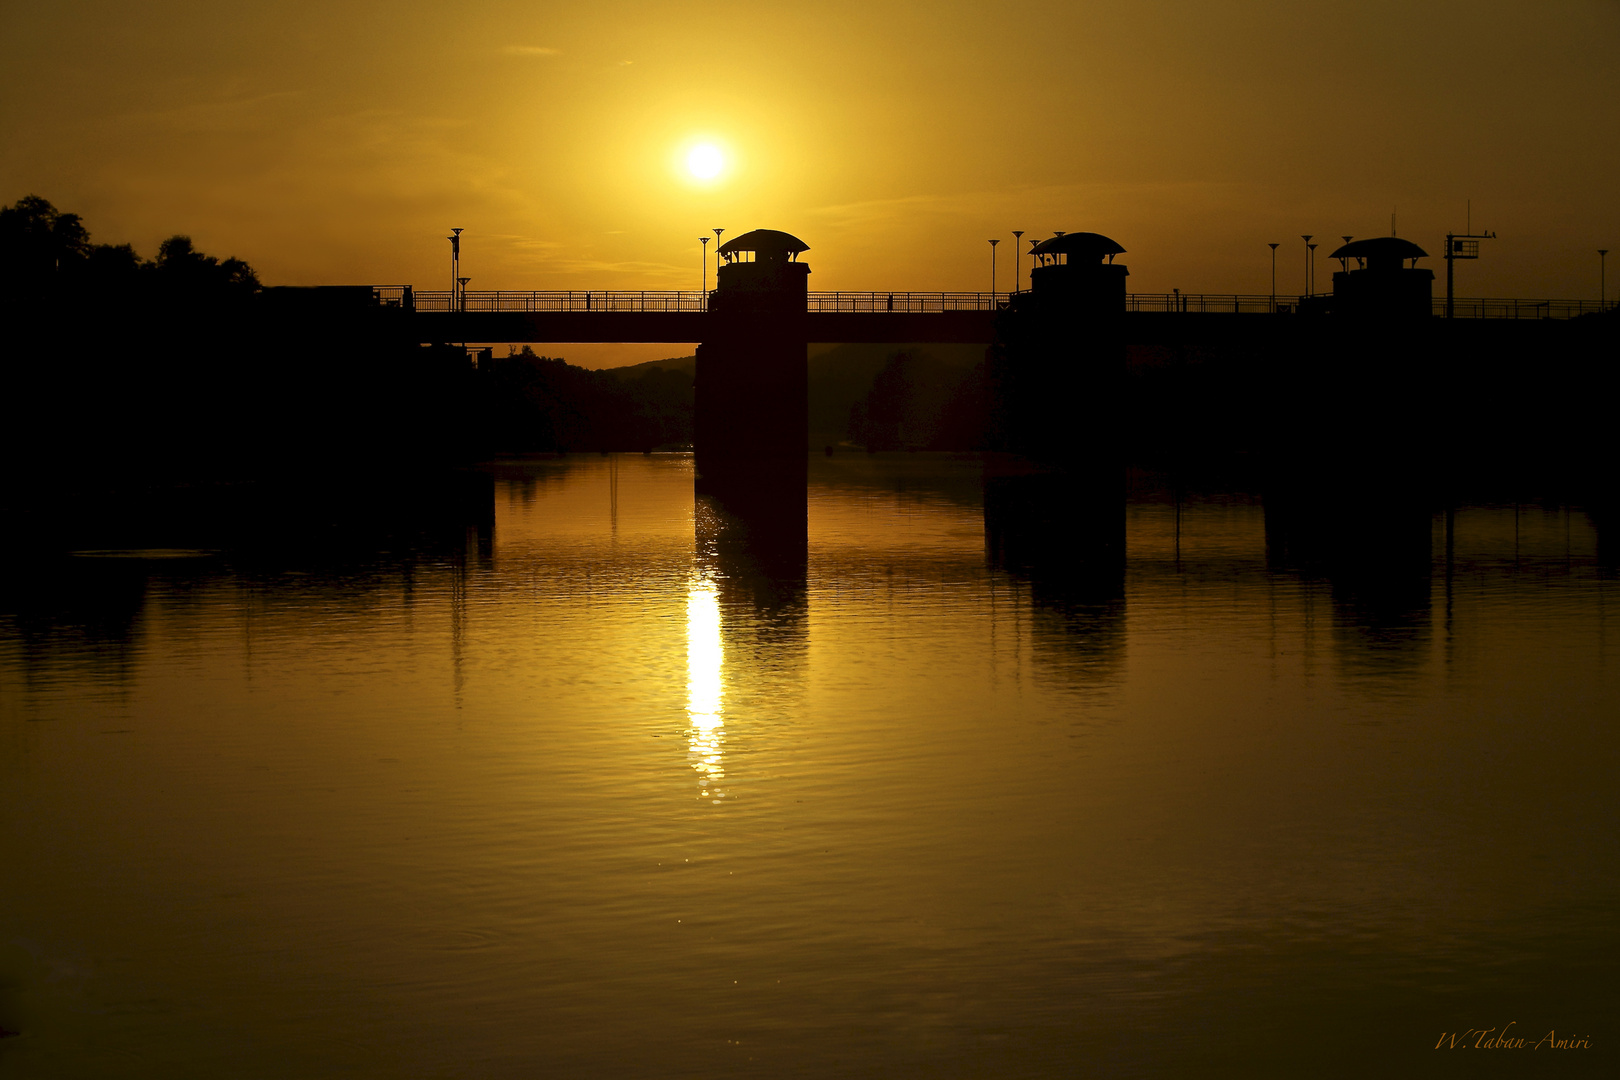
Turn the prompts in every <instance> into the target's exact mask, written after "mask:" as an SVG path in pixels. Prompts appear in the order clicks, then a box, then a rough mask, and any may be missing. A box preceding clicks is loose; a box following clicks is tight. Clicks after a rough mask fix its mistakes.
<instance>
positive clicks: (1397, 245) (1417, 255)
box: [1330, 236, 1434, 319]
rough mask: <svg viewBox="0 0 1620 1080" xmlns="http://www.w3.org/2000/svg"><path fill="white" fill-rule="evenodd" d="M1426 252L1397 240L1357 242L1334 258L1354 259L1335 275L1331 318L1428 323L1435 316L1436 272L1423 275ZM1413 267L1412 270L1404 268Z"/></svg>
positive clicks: (1373, 239) (1386, 237)
mask: <svg viewBox="0 0 1620 1080" xmlns="http://www.w3.org/2000/svg"><path fill="white" fill-rule="evenodd" d="M1428 254H1429V253H1428V252H1426V251H1424V250H1423V249H1422V248H1420V247H1418V246H1417V245H1416V244H1414V243H1412V241H1410V240H1402V239H1401V238H1400V237H1398V236H1375V237H1372V238H1371V239H1368V240H1355V241H1352V242H1351V243H1348V244H1345V245H1344V246H1343V247H1341V248H1339V249H1338V250H1337V251H1335V252H1334V253H1333V254H1332V256H1330V257H1331V258H1334V259H1344V260H1346V261H1347V262H1346V265H1348V260H1350V259H1355V260H1357V262H1358V263H1359V264H1360V265H1359V266H1358V267H1357V269H1355V270H1338V271H1335V272H1334V274H1333V314H1335V315H1348V316H1352V317H1360V318H1381V319H1388V318H1402V319H1406V318H1427V317H1428V316H1429V315H1431V314H1432V313H1433V311H1434V271H1433V270H1419V269H1418V268H1417V260H1419V259H1423V258H1427V257H1428ZM1408 262H1410V263H1411V264H1412V265H1410V266H1408V265H1406V263H1408Z"/></svg>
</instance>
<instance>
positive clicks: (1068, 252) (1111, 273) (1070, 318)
mask: <svg viewBox="0 0 1620 1080" xmlns="http://www.w3.org/2000/svg"><path fill="white" fill-rule="evenodd" d="M1124 250H1125V249H1124V248H1123V247H1121V246H1120V245H1119V244H1117V243H1115V242H1114V241H1113V240H1110V239H1109V238H1108V237H1106V236H1103V235H1101V234H1099V233H1091V232H1077V233H1063V234H1061V235H1058V236H1054V237H1052V238H1051V239H1049V240H1043V241H1041V242H1040V243H1038V244H1036V245H1035V246H1034V249H1033V254H1034V256H1035V267H1034V269H1033V270H1031V271H1030V289H1029V291H1028V292H1021V293H1016V294H1014V296H1013V298H1012V301H1011V303H1010V304H1009V305H1008V307H1007V309H1006V310H1004V311H1003V312H1002V314H1001V317H1000V318H999V319H998V321H997V335H998V338H999V340H1000V344H999V345H998V346H997V348H996V349H995V350H994V351H993V352H992V354H991V376H992V377H991V385H992V388H993V393H994V400H993V410H994V411H993V416H994V421H993V424H992V436H991V438H992V445H993V446H994V447H995V448H996V449H1000V450H1009V451H1012V452H1014V453H1019V454H1025V455H1027V456H1029V457H1032V458H1036V459H1039V460H1044V461H1049V462H1063V463H1066V464H1070V465H1072V464H1075V463H1079V462H1089V463H1093V464H1095V463H1102V462H1107V461H1112V460H1114V458H1115V456H1116V455H1117V454H1118V453H1119V431H1118V423H1119V412H1120V408H1121V397H1120V394H1121V383H1122V380H1123V378H1124V374H1125V338H1124V315H1125V278H1126V277H1127V276H1129V274H1130V271H1129V270H1128V269H1126V267H1125V266H1124V265H1123V264H1119V263H1115V262H1114V256H1115V255H1119V254H1122V253H1123V252H1124Z"/></svg>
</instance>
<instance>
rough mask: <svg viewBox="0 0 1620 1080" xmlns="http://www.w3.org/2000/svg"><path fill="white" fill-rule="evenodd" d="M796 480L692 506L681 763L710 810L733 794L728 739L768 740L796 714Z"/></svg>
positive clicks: (802, 530) (803, 631) (707, 495)
mask: <svg viewBox="0 0 1620 1080" xmlns="http://www.w3.org/2000/svg"><path fill="white" fill-rule="evenodd" d="M792 480H793V478H791V477H786V478H785V477H783V476H782V475H781V474H780V473H778V474H776V475H775V476H772V475H771V474H770V473H769V472H756V473H754V474H753V475H751V476H750V477H749V481H748V483H746V484H745V485H737V486H728V485H726V484H723V483H722V484H720V485H718V490H716V485H715V484H714V483H713V482H712V481H711V483H710V484H709V485H708V486H707V487H706V490H705V491H704V492H703V493H702V494H700V495H699V497H698V499H697V504H696V508H695V509H696V520H695V529H694V538H693V539H694V544H695V548H696V563H697V566H696V572H695V574H694V577H693V583H692V585H691V587H690V588H689V590H688V593H687V718H688V727H687V760H688V762H689V764H690V765H691V766H692V768H693V769H694V770H695V771H696V772H697V774H698V788H699V792H700V796H701V797H702V798H705V799H707V800H709V801H711V802H713V803H715V804H719V803H721V802H722V801H724V800H725V799H727V798H729V797H731V794H732V792H731V789H730V788H729V787H728V786H727V785H726V782H725V781H726V767H725V754H726V751H727V746H728V740H735V739H737V738H738V737H739V736H743V735H746V737H748V738H749V739H765V738H767V737H768V734H767V733H768V729H769V728H770V727H771V726H772V725H773V724H774V723H780V722H781V720H782V719H784V718H785V716H786V715H788V714H790V713H792V712H795V711H796V710H797V708H798V702H799V700H800V697H801V693H802V686H803V682H804V667H805V662H806V650H807V616H808V607H807V603H806V597H805V592H806V577H807V559H806V553H807V545H806V516H805V489H804V483H803V480H802V479H799V480H797V481H796V482H791V481H792ZM728 720H729V721H730V723H731V728H730V729H729V730H728V728H727V726H726V725H727V721H728ZM756 745H758V744H757V743H756Z"/></svg>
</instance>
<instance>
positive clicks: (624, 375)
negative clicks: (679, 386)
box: [605, 356, 697, 380]
mask: <svg viewBox="0 0 1620 1080" xmlns="http://www.w3.org/2000/svg"><path fill="white" fill-rule="evenodd" d="M605 370H606V372H607V374H609V375H612V376H614V377H615V378H619V379H625V380H632V379H639V378H641V377H642V376H643V375H647V374H649V373H651V372H654V371H675V372H679V373H680V374H682V375H685V376H686V377H687V378H689V379H690V378H695V377H696V375H697V357H695V356H672V357H670V358H669V359H667V360H648V361H647V362H646V363H644V364H631V365H629V366H628V367H616V368H607V369H605Z"/></svg>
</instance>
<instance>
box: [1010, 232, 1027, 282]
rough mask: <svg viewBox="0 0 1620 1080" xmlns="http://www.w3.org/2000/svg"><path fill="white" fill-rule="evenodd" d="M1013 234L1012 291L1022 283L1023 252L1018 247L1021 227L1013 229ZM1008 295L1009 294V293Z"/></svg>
mask: <svg viewBox="0 0 1620 1080" xmlns="http://www.w3.org/2000/svg"><path fill="white" fill-rule="evenodd" d="M1012 234H1013V289H1012V291H1013V292H1017V291H1018V286H1020V285H1022V284H1023V283H1024V253H1023V252H1022V251H1020V250H1019V248H1018V241H1020V240H1022V239H1023V238H1024V230H1023V229H1014V230H1013V231H1012ZM1009 296H1010V294H1009Z"/></svg>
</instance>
